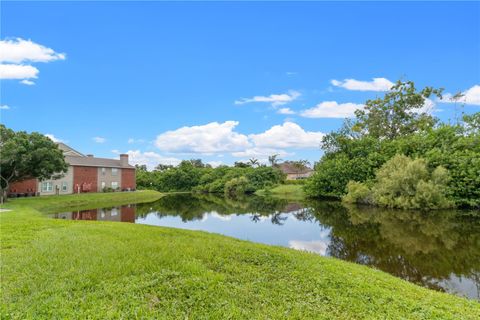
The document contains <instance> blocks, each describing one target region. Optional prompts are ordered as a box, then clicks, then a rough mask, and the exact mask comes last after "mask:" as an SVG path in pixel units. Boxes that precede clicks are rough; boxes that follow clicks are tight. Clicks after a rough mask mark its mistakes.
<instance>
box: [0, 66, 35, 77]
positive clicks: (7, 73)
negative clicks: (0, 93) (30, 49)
mask: <svg viewBox="0 0 480 320" xmlns="http://www.w3.org/2000/svg"><path fill="white" fill-rule="evenodd" d="M38 72H39V71H38V69H37V68H35V67H33V66H29V65H22V64H0V79H32V78H37V77H38Z"/></svg>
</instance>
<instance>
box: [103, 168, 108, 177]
mask: <svg viewBox="0 0 480 320" xmlns="http://www.w3.org/2000/svg"><path fill="white" fill-rule="evenodd" d="M105 172H107V169H106V168H102V176H104V175H105Z"/></svg>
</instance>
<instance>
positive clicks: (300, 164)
mask: <svg viewBox="0 0 480 320" xmlns="http://www.w3.org/2000/svg"><path fill="white" fill-rule="evenodd" d="M292 164H293V166H294V167H295V169H296V171H297V174H298V173H300V172H302V170H303V169H305V168H306V167H307V166H308V165H310V161H308V160H298V161H292Z"/></svg>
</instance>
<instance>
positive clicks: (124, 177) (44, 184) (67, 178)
mask: <svg viewBox="0 0 480 320" xmlns="http://www.w3.org/2000/svg"><path fill="white" fill-rule="evenodd" d="M58 147H59V148H60V149H61V150H62V151H63V155H64V156H65V161H66V162H67V163H68V170H67V172H66V173H65V174H64V175H63V177H62V178H59V179H51V180H43V181H39V180H38V179H29V180H25V181H21V182H15V183H12V184H11V185H10V194H31V195H33V194H35V195H42V196H43V195H55V194H57V195H61V194H71V193H84V192H101V191H103V190H104V189H108V188H111V189H113V190H119V191H120V190H123V191H126V190H135V188H136V182H135V167H134V166H131V165H130V164H128V155H127V154H121V155H120V159H105V158H95V157H94V156H93V155H84V154H82V153H80V152H78V151H76V150H75V149H73V148H71V147H69V146H67V145H66V144H64V143H58Z"/></svg>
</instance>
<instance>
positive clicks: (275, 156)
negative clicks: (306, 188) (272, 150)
mask: <svg viewBox="0 0 480 320" xmlns="http://www.w3.org/2000/svg"><path fill="white" fill-rule="evenodd" d="M278 156H279V154H273V155H271V156H269V157H268V162H270V165H271V166H272V167H275V166H276V165H277V164H278V163H279V162H280V161H281V160H282V159H279V158H278Z"/></svg>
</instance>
